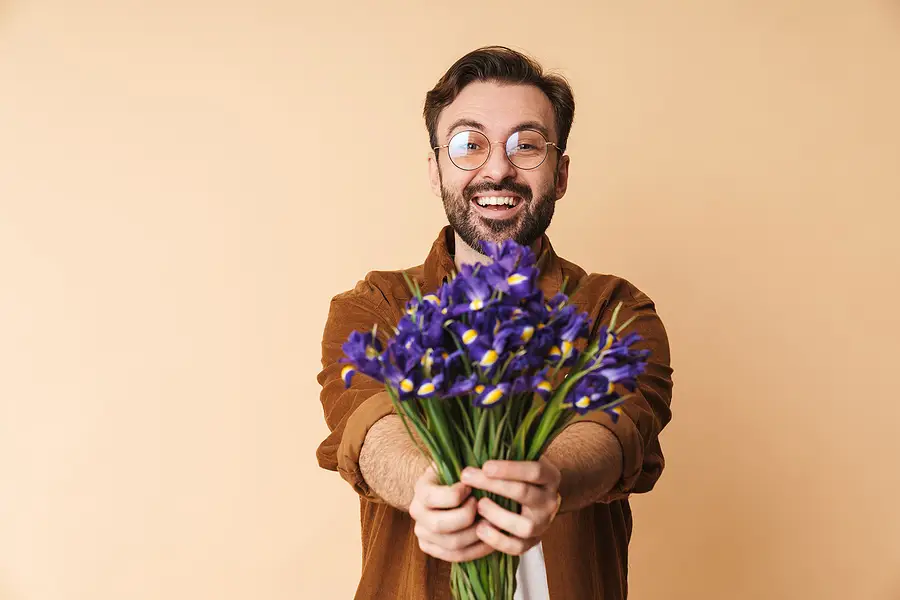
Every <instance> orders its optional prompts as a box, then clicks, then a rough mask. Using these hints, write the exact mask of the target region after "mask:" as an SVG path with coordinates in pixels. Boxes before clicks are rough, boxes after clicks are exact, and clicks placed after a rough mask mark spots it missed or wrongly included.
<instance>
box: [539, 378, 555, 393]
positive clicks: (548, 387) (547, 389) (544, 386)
mask: <svg viewBox="0 0 900 600" xmlns="http://www.w3.org/2000/svg"><path fill="white" fill-rule="evenodd" d="M537 389H539V390H541V391H544V392H550V391H553V387H552V386H551V385H550V382H549V381H542V382H540V383H539V384H537Z"/></svg>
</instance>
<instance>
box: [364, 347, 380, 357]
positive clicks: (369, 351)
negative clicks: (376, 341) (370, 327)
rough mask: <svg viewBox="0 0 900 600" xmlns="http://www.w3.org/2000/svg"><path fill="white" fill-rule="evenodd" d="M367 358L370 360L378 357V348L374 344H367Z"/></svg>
mask: <svg viewBox="0 0 900 600" xmlns="http://www.w3.org/2000/svg"><path fill="white" fill-rule="evenodd" d="M366 358H368V359H369V360H372V359H373V358H378V350H376V349H375V348H374V347H373V346H366Z"/></svg>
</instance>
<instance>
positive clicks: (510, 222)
mask: <svg viewBox="0 0 900 600" xmlns="http://www.w3.org/2000/svg"><path fill="white" fill-rule="evenodd" d="M525 124H528V125H529V127H530V128H539V129H541V130H543V132H544V133H545V136H546V137H547V139H548V140H549V141H551V142H558V141H559V140H558V138H557V134H556V126H555V120H554V115H553V108H552V105H551V104H550V100H549V99H548V98H547V97H546V96H545V95H544V94H543V92H541V91H540V90H539V89H538V88H536V87H533V86H527V85H508V84H498V83H493V82H476V83H472V84H469V85H468V86H466V87H465V88H464V89H463V90H462V91H461V92H460V94H459V95H458V96H457V97H456V99H455V100H454V101H453V103H452V104H450V105H449V106H447V107H446V108H445V109H444V110H443V112H442V113H441V115H440V117H439V119H438V123H437V133H438V143H439V144H446V143H448V140H449V139H450V137H451V136H452V135H453V134H454V133H456V132H458V131H460V130H463V129H477V130H479V131H481V132H483V133H484V134H485V135H486V136H487V137H488V139H489V140H490V141H492V142H501V143H500V144H494V145H493V146H492V148H493V149H492V152H491V155H490V157H489V159H488V161H487V162H486V163H485V164H484V165H483V166H482V167H481V168H480V169H477V170H474V171H464V170H462V169H459V168H457V167H456V166H454V165H453V163H452V162H451V161H450V159H449V158H448V156H447V152H446V150H445V149H441V151H439V152H438V155H437V157H435V156H434V154H432V155H431V156H430V157H429V160H428V173H429V180H430V183H431V189H432V191H433V192H434V194H435V195H436V196H438V197H439V198H441V200H442V201H443V203H444V208H445V210H446V212H447V217H448V220H449V221H450V224H451V225H453V227H454V230H455V231H456V246H455V260H456V264H457V267H459V266H460V265H462V264H471V263H474V262H482V263H484V262H487V261H488V259H487V257H485V256H484V255H482V254H481V253H479V252H478V251H477V250H476V249H475V247H477V246H478V245H479V242H480V241H482V240H490V241H494V242H500V241H502V240H504V239H509V238H512V239H515V240H516V241H517V242H519V243H520V244H524V245H530V246H531V247H532V249H533V250H534V251H535V252H536V253H537V252H539V251H540V249H541V248H540V238H541V236H542V235H543V233H544V231H545V230H546V228H547V227H548V226H549V225H550V219H551V218H552V216H553V209H554V207H555V204H556V202H557V201H558V200H559V199H560V198H562V197H563V195H565V192H566V188H567V185H568V179H569V161H570V159H569V157H568V156H567V155H562V156H560V152H558V151H557V150H555V149H553V148H550V149H548V150H549V153H548V156H547V158H546V160H545V161H544V162H543V163H542V164H541V165H540V166H539V167H537V168H535V169H533V170H521V169H517V168H516V167H515V166H513V165H512V164H511V163H510V162H509V160H508V158H507V156H506V154H505V152H504V150H503V145H502V142H503V141H505V140H506V139H507V138H508V137H509V135H510V134H511V133H513V132H515V131H517V130H519V129H521V128H522V126H523V125H525ZM482 194H487V195H496V196H514V197H516V198H517V199H518V203H517V206H516V207H515V208H514V209H512V210H510V211H508V212H504V213H501V212H491V211H489V210H485V209H483V208H481V207H478V206H477V205H476V204H475V203H474V200H475V199H476V198H477V197H478V196H479V195H482ZM415 453H416V450H415V446H414V445H413V444H412V442H411V441H410V440H409V439H408V437H407V436H406V433H405V431H404V429H403V425H402V423H401V421H400V418H399V416H397V415H388V416H386V417H384V418H382V419H380V420H379V421H378V422H377V423H375V425H374V426H373V427H372V428H371V429H370V430H369V432H368V434H367V436H366V439H365V442H364V444H363V447H362V449H361V452H360V469H361V471H362V474H363V477H364V478H365V480H366V481H367V483H368V484H369V485H370V486H371V487H372V489H374V490H375V491H376V492H377V493H378V494H379V495H380V496H381V497H382V498H384V499H385V501H387V502H389V503H390V504H391V505H393V506H395V507H396V508H398V509H400V510H407V511H408V512H409V514H410V516H411V517H412V518H413V519H414V520H415V523H416V525H415V534H416V536H417V537H418V540H419V546H420V548H421V549H422V551H424V552H425V553H427V554H429V555H431V556H434V557H436V558H439V559H441V560H445V561H448V562H461V561H469V560H474V559H476V558H480V557H482V556H486V555H488V554H490V553H491V552H494V551H495V550H499V551H502V552H505V553H507V554H514V555H521V554H523V553H524V552H526V551H527V550H528V549H529V548H531V547H533V546H534V545H536V544H537V543H538V542H539V541H540V538H541V536H542V535H543V534H544V533H545V532H546V531H547V529H548V528H549V526H550V524H551V523H552V522H553V519H554V518H555V517H556V515H557V514H558V512H559V511H560V510H561V509H563V510H577V509H580V508H582V507H584V506H587V505H589V504H591V503H593V502H597V501H602V498H603V496H604V495H605V494H606V493H607V492H609V490H610V489H611V488H612V487H613V486H614V485H615V483H616V482H617V481H618V480H619V478H620V476H621V472H622V452H621V447H620V445H619V442H618V440H617V439H616V438H615V437H614V436H613V435H612V434H611V433H610V432H609V431H608V430H607V429H606V428H604V427H602V426H601V425H598V424H595V423H590V422H580V423H574V424H572V425H570V426H569V427H568V428H567V429H566V430H565V431H563V432H562V433H561V434H560V435H559V436H558V437H557V438H556V439H555V440H554V441H553V443H552V444H551V445H550V447H549V448H548V449H547V452H546V454H545V456H544V457H542V458H541V459H540V460H538V461H488V462H487V463H485V464H484V465H483V467H482V468H481V469H476V468H473V467H467V468H466V469H465V470H464V471H463V474H462V476H463V481H462V482H460V483H457V484H454V485H452V486H444V485H441V484H440V482H439V480H438V478H437V476H436V474H435V471H434V469H433V467H431V466H429V465H428V464H427V462H425V460H424V459H423V458H421V457H415ZM398 464H407V465H413V466H412V467H411V468H407V469H400V468H397V467H396V465H398ZM473 488H478V489H481V490H485V491H488V492H493V493H496V494H498V495H500V496H503V497H506V498H510V499H512V500H515V501H517V502H519V503H520V504H521V506H522V512H521V514H516V513H512V512H510V511H507V510H505V509H503V508H501V507H500V506H498V505H497V504H496V503H494V502H492V501H491V500H489V499H487V498H483V499H481V500H480V501H477V502H476V499H475V498H474V496H472V495H471V492H472V489H473Z"/></svg>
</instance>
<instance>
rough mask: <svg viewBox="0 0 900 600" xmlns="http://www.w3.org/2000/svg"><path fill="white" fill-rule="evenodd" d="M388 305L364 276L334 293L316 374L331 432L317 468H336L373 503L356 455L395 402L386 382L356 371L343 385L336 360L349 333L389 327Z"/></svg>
mask: <svg viewBox="0 0 900 600" xmlns="http://www.w3.org/2000/svg"><path fill="white" fill-rule="evenodd" d="M387 308H388V307H387V301H386V300H385V298H384V296H383V295H382V294H381V292H380V291H379V290H378V288H377V287H375V286H374V285H373V284H372V283H371V282H369V281H368V280H366V281H361V282H359V283H358V284H357V286H356V287H355V289H353V290H351V291H349V292H345V293H343V294H340V295H338V296H335V297H334V298H333V299H332V301H331V306H330V308H329V311H328V319H327V321H326V323H325V332H324V334H323V336H322V371H321V372H320V373H319V376H318V382H319V385H321V386H322V392H321V394H320V401H321V402H322V409H323V411H324V413H325V422H326V423H327V425H328V429H329V430H330V433H329V434H328V436H327V437H326V438H325V439H324V440H323V441H322V443H321V444H319V447H318V449H317V450H316V458H317V459H318V462H319V466H320V467H322V468H323V469H328V470H331V471H337V472H338V473H340V475H341V477H343V478H344V479H345V480H346V481H347V482H348V483H349V484H350V485H351V486H353V489H354V490H356V492H357V493H358V494H360V495H361V496H362V497H364V498H366V499H368V500H372V501H375V502H381V501H383V500H382V499H381V498H379V497H378V495H377V494H375V493H374V491H372V490H371V489H370V488H369V486H368V485H367V484H366V482H365V480H364V479H363V476H362V473H361V472H360V469H359V454H360V451H361V449H362V445H363V442H364V441H365V439H366V434H367V433H368V431H369V429H370V428H371V427H372V426H373V425H374V424H375V422H376V421H378V420H379V419H381V418H382V417H384V416H386V415H389V414H391V413H393V412H395V410H394V406H393V403H392V402H391V398H390V396H389V395H388V393H387V392H386V391H385V388H384V385H383V384H381V383H379V382H377V381H375V380H374V379H371V378H369V377H366V376H365V375H361V374H356V375H354V377H353V379H352V384H351V386H350V387H349V388H346V387H345V386H344V381H343V379H342V378H341V370H342V369H343V368H344V367H345V366H346V364H345V363H341V362H339V361H340V359H341V358H343V356H344V352H343V350H342V348H341V346H342V345H343V344H344V342H346V341H347V338H348V337H350V334H351V333H352V332H353V331H369V330H371V329H372V326H373V325H377V326H378V329H379V330H384V331H388V332H390V331H392V326H391V323H390V319H389V318H388V317H387Z"/></svg>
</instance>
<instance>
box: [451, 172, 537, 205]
mask: <svg viewBox="0 0 900 600" xmlns="http://www.w3.org/2000/svg"><path fill="white" fill-rule="evenodd" d="M483 192H510V193H511V194H512V195H515V196H519V197H520V198H522V199H523V200H525V201H529V200H531V196H532V194H531V188H530V187H528V186H527V185H525V184H522V183H518V182H516V181H514V180H513V179H511V178H507V179H504V180H502V181H499V182H497V183H492V182H490V181H485V182H482V183H473V184H472V185H468V186H466V189H464V190H463V197H464V198H465V199H466V200H468V201H471V200H472V198H474V197H475V196H476V195H477V194H481V193H483Z"/></svg>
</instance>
